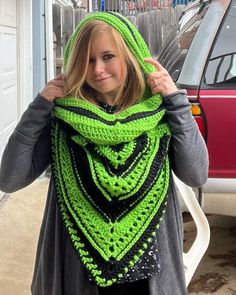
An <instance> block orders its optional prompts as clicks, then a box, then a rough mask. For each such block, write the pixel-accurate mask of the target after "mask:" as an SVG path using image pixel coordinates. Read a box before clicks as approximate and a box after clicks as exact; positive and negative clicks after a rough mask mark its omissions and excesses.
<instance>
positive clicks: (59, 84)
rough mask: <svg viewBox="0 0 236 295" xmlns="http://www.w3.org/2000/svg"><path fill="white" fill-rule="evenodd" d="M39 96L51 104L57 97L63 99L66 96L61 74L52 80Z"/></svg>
mask: <svg viewBox="0 0 236 295" xmlns="http://www.w3.org/2000/svg"><path fill="white" fill-rule="evenodd" d="M39 94H40V95H41V96H42V97H44V98H45V99H47V100H48V101H51V102H53V101H54V99H55V98H57V97H61V98H63V97H64V96H65V90H64V79H63V75H62V74H59V75H58V76H56V77H55V78H54V79H52V80H50V81H49V82H48V83H47V84H46V86H45V87H44V88H43V90H41V91H40V93H39Z"/></svg>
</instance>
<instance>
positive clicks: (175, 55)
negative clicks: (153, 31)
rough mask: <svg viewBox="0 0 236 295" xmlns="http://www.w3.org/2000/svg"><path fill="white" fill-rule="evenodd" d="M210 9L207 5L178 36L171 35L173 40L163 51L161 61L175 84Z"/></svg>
mask: <svg viewBox="0 0 236 295" xmlns="http://www.w3.org/2000/svg"><path fill="white" fill-rule="evenodd" d="M208 8H209V5H206V6H205V7H204V9H203V10H202V11H201V12H200V13H198V14H195V15H194V17H193V18H192V19H191V20H190V21H189V22H188V23H187V24H186V25H185V26H184V27H183V29H182V30H180V31H179V32H178V33H177V35H176V36H174V34H173V35H171V38H168V41H167V42H166V43H165V44H164V46H163V48H162V50H161V53H160V55H159V61H160V63H161V64H162V65H163V66H164V67H165V68H166V69H167V71H168V72H169V73H170V75H171V77H172V79H173V80H174V81H175V82H176V81H177V79H178V77H179V74H180V71H181V68H182V66H183V64H184V61H185V58H186V55H187V53H188V50H189V48H190V46H191V44H192V41H193V39H194V37H195V35H196V32H197V30H198V28H199V26H200V24H201V22H202V19H203V18H204V16H205V14H206V12H207V9H208Z"/></svg>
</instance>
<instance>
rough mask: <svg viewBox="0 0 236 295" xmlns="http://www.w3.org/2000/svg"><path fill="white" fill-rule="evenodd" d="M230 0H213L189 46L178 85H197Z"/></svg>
mask: <svg viewBox="0 0 236 295" xmlns="http://www.w3.org/2000/svg"><path fill="white" fill-rule="evenodd" d="M230 3H231V0H213V1H212V3H211V5H210V6H209V8H208V11H207V13H206V15H205V17H204V18H203V20H202V23H201V24H200V27H199V29H198V31H197V32H196V35H195V37H194V39H193V41H192V44H191V45H190V47H189V51H188V54H187V56H186V58H185V61H184V64H183V67H182V70H181V72H180V75H179V78H178V80H177V81H176V82H177V84H180V85H191V86H192V87H193V88H195V87H198V85H199V84H200V81H201V77H202V73H203V70H204V66H205V63H206V60H207V57H208V54H209V52H210V50H211V47H212V44H213V42H214V39H215V36H216V33H217V31H218V29H219V26H220V24H221V22H222V20H223V18H224V15H225V13H226V11H227V8H228V7H229V5H230Z"/></svg>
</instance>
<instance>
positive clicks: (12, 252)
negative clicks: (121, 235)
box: [0, 178, 236, 295]
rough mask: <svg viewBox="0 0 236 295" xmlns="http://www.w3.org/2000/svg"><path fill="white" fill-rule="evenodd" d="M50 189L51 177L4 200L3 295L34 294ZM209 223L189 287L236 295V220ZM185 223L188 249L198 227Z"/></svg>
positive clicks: (0, 223)
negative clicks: (32, 287) (207, 237)
mask: <svg viewBox="0 0 236 295" xmlns="http://www.w3.org/2000/svg"><path fill="white" fill-rule="evenodd" d="M47 186H48V179H47V178H45V179H41V180H37V181H35V182H34V183H33V184H32V185H30V186H29V187H27V188H25V189H22V190H20V191H18V192H16V193H14V194H11V195H10V196H9V197H7V198H3V199H2V200H1V201H0V295H30V284H31V279H32V272H33V267H34V259H35V252H36V246H37V240H38V235H39V228H40V224H41V220H42V214H43V209H44V205H45V199H46V194H47ZM208 220H209V223H210V226H211V242H210V246H209V248H208V251H207V253H206V254H205V256H204V258H203V259H202V262H201V263H200V265H199V267H198V269H197V271H196V273H195V275H194V277H193V279H192V281H191V283H190V285H189V294H191V295H206V294H212V295H228V294H229V295H236V218H233V217H225V216H216V215H211V216H208ZM184 221H185V222H184V230H185V238H184V239H185V241H184V244H185V248H186V249H187V248H188V247H189V245H190V243H191V241H192V240H193V239H194V236H195V226H194V223H193V222H192V220H191V218H189V216H188V215H186V214H185V216H184ZM143 295H144V294H143ZM166 295H171V294H166ZM180 295H181V294H180Z"/></svg>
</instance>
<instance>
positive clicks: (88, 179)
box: [72, 136, 169, 221]
mask: <svg viewBox="0 0 236 295" xmlns="http://www.w3.org/2000/svg"><path fill="white" fill-rule="evenodd" d="M168 142H169V137H168V136H165V137H163V138H162V139H161V141H160V148H159V151H158V153H156V156H155V158H154V160H153V162H152V166H151V168H150V173H149V174H148V176H147V178H146V180H145V183H144V184H143V185H142V186H141V187H140V189H139V190H138V192H136V193H135V194H134V195H133V196H132V198H127V199H125V200H121V201H119V200H117V199H113V200H112V201H110V202H108V201H107V200H106V199H105V198H104V196H103V195H102V194H101V192H100V190H99V189H98V188H97V186H96V184H95V183H94V182H93V180H92V175H91V172H90V167H89V164H88V162H87V156H86V153H85V151H84V150H83V149H82V148H80V147H78V146H76V148H72V149H73V154H74V157H75V163H73V167H74V170H75V167H77V172H78V174H79V177H80V179H81V181H82V183H83V187H84V189H85V190H86V192H87V193H88V195H89V196H96V199H94V200H93V201H94V202H95V203H96V205H97V206H98V207H99V208H101V211H102V212H104V213H105V214H106V215H107V216H108V217H109V218H110V219H111V220H112V221H115V220H119V219H120V218H121V217H123V216H124V214H125V212H126V210H125V209H127V208H132V207H134V206H136V205H137V204H138V203H139V202H140V201H141V200H142V199H143V197H144V196H145V195H146V194H147V193H148V192H149V191H150V189H151V188H152V184H153V182H154V180H155V179H156V178H157V177H158V174H159V172H160V170H161V168H162V165H163V159H165V157H166V154H167V149H168ZM77 184H78V185H79V186H80V183H79V181H78V179H77ZM107 193H108V192H107ZM141 196H142V197H141ZM131 204H133V205H131ZM91 205H92V206H94V204H93V203H92V202H91ZM104 218H105V217H104Z"/></svg>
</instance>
